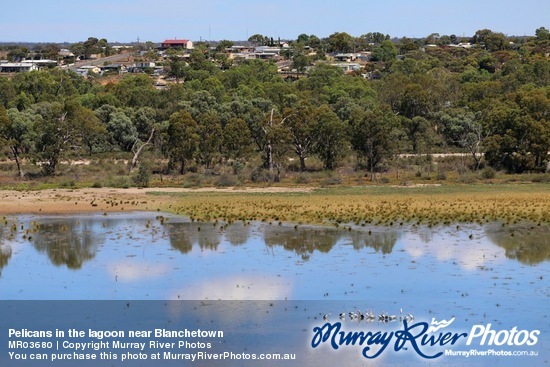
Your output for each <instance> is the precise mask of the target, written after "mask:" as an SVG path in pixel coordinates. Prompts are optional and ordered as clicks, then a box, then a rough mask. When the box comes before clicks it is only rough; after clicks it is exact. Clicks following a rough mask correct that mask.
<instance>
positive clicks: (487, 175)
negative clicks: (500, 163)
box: [480, 167, 496, 180]
mask: <svg viewBox="0 0 550 367" xmlns="http://www.w3.org/2000/svg"><path fill="white" fill-rule="evenodd" d="M480 175H481V178H483V179H485V180H490V179H492V178H495V176H496V172H495V170H494V169H492V168H491V167H485V168H484V169H483V170H481V173H480Z"/></svg>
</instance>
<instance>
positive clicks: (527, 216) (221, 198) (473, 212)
mask: <svg viewBox="0 0 550 367" xmlns="http://www.w3.org/2000/svg"><path fill="white" fill-rule="evenodd" d="M148 195H153V196H154V197H155V198H154V200H153V201H154V202H155V203H156V204H157V206H158V207H159V209H160V210H161V211H168V212H172V213H177V214H182V215H186V216H189V217H191V218H192V219H194V220H197V221H212V220H225V221H228V222H233V221H253V220H260V221H269V222H295V223H316V224H330V225H346V224H355V225H362V224H382V225H389V226H393V225H400V224H405V223H408V224H411V223H412V224H416V223H418V224H427V225H437V224H451V223H455V222H478V223H484V222H492V221H496V220H501V221H503V222H504V223H510V224H512V223H518V222H520V221H530V222H533V223H536V224H540V223H548V222H550V185H546V184H527V185H521V184H504V185H449V186H424V187H374V186H370V187H351V188H328V189H316V190H313V191H312V192H292V193H267V192H262V193H247V192H235V193H230V192H229V193H228V192H223V193H220V192H215V191H213V192H199V191H197V192H194V191H191V192H183V193H174V192H172V193H162V192H150V193H149V194H148Z"/></svg>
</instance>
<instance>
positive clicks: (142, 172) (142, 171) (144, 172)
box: [134, 164, 151, 187]
mask: <svg viewBox="0 0 550 367" xmlns="http://www.w3.org/2000/svg"><path fill="white" fill-rule="evenodd" d="M150 180H151V173H150V172H149V168H148V167H147V166H146V165H145V164H141V165H140V166H139V169H138V173H137V175H136V176H135V177H134V182H135V184H136V185H137V186H138V187H149V181H150Z"/></svg>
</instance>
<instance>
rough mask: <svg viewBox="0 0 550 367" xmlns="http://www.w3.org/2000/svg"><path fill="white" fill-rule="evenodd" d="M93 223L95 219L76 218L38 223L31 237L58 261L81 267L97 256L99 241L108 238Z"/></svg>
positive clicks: (76, 267)
mask: <svg viewBox="0 0 550 367" xmlns="http://www.w3.org/2000/svg"><path fill="white" fill-rule="evenodd" d="M93 227H94V224H93V222H90V221H88V220H84V221H79V220H76V219H65V220H63V221H59V222H53V223H43V224H39V225H36V226H35V228H36V230H34V231H33V234H32V235H31V236H29V240H30V241H31V243H32V244H33V246H34V247H35V248H36V249H37V250H38V251H39V252H45V253H47V255H48V258H49V259H50V261H51V262H52V263H53V264H54V265H56V266H62V265H66V266H67V267H68V268H69V269H80V268H81V267H82V265H83V264H84V262H86V261H88V260H90V259H92V258H94V256H95V254H96V251H97V246H98V244H99V243H102V242H104V240H105V237H104V235H101V233H97V232H98V231H96V230H94V228H93Z"/></svg>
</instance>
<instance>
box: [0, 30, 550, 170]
mask: <svg viewBox="0 0 550 367" xmlns="http://www.w3.org/2000/svg"><path fill="white" fill-rule="evenodd" d="M434 37H435V36H434ZM474 37H476V39H475V42H477V46H475V45H474V47H472V48H471V49H467V48H458V47H446V46H443V47H426V48H424V49H421V48H419V47H409V48H407V47H405V46H406V43H407V42H406V40H402V41H403V42H401V43H398V44H395V43H394V42H392V41H390V40H389V39H388V38H387V37H385V36H384V35H379V34H370V36H369V38H367V37H365V39H367V40H368V41H371V42H369V44H371V45H372V44H374V46H373V47H374V48H373V54H375V57H374V59H373V61H371V62H369V63H368V64H367V65H366V66H365V68H364V69H363V70H361V71H360V72H356V73H354V74H344V73H343V72H342V71H341V70H340V69H338V68H337V67H334V66H332V65H331V63H330V61H323V60H317V59H318V57H317V58H316V59H306V61H305V62H306V65H307V68H308V72H307V76H306V77H303V78H299V79H298V80H286V79H284V78H282V77H281V76H280V75H279V74H278V72H277V66H276V64H275V63H273V62H266V61H260V60H250V61H244V62H241V63H239V64H238V65H231V66H228V67H227V68H223V67H220V66H219V65H218V64H216V63H215V62H214V61H215V59H214V58H212V55H210V54H209V53H208V52H204V49H201V48H199V49H198V50H196V51H194V52H193V53H192V55H191V57H190V58H189V61H187V62H183V61H181V59H179V58H177V57H174V58H172V59H171V60H170V61H169V62H168V65H167V69H168V71H169V73H172V74H177V75H178V76H179V78H181V80H183V81H184V83H174V84H171V85H169V86H168V87H167V88H166V89H162V90H158V89H156V88H155V86H154V82H153V80H152V79H151V78H150V77H149V76H147V75H144V74H140V75H128V76H125V77H124V78H123V79H122V80H120V81H119V82H110V83H107V84H104V83H100V81H98V80H95V79H94V78H89V79H85V78H82V77H80V76H79V75H76V74H74V73H71V72H66V71H63V70H60V69H51V70H43V71H33V72H28V73H19V74H16V75H14V76H13V77H11V78H8V77H5V76H2V77H0V139H1V140H2V147H3V149H2V150H3V152H4V153H5V154H6V155H7V156H9V157H10V158H11V159H13V160H14V161H15V163H16V166H17V169H18V174H19V175H20V176H21V177H23V176H24V175H25V172H24V170H23V165H22V163H21V162H22V160H23V159H29V158H30V159H33V160H34V161H36V162H40V164H42V168H43V173H44V174H45V175H54V174H56V173H57V172H58V168H59V162H60V161H61V160H63V159H67V158H71V157H77V156H80V157H82V156H89V157H91V156H94V155H95V154H98V153H104V152H117V151H118V152H128V153H129V154H130V156H131V157H132V160H131V164H130V166H131V167H130V169H131V170H132V169H134V168H135V167H136V166H138V165H139V162H140V157H141V156H142V153H143V152H144V151H145V150H150V151H152V152H154V153H155V154H156V155H157V156H158V157H164V158H167V159H168V161H169V164H168V166H167V167H166V170H167V171H172V172H178V173H180V174H183V173H185V172H186V170H187V169H188V168H189V166H190V165H200V166H202V167H204V168H205V169H212V168H213V167H214V166H216V165H219V164H232V165H234V167H240V166H242V165H244V164H246V163H247V162H252V161H255V160H258V161H260V162H261V166H262V167H263V168H265V169H269V170H270V171H271V172H272V173H273V177H274V178H275V179H277V178H278V176H279V174H280V172H281V170H283V169H285V167H286V165H287V164H288V159H289V158H295V159H296V160H297V162H299V170H301V171H306V170H307V169H308V166H307V162H308V158H310V157H313V156H315V157H317V158H318V159H319V160H320V161H321V162H322V163H323V166H324V168H325V169H327V170H333V169H335V168H337V167H338V165H339V163H340V162H341V160H342V159H343V158H345V157H346V156H349V155H355V156H357V158H358V160H359V162H361V164H362V166H363V167H366V168H367V169H368V171H369V172H370V173H371V175H372V177H373V178H374V174H375V173H376V172H379V171H383V170H385V169H387V168H388V166H389V164H390V162H391V161H392V160H394V159H395V158H396V156H397V155H398V154H400V153H412V154H418V155H423V154H431V153H434V152H448V151H455V152H456V151H458V152H466V153H468V154H469V155H470V156H471V159H472V162H473V164H472V167H471V169H472V170H477V169H479V168H480V167H481V166H482V165H490V166H492V167H494V168H495V169H498V170H506V171H507V172H510V173H521V172H526V171H540V172H542V171H544V170H545V169H546V167H547V165H548V151H549V150H550V123H549V121H548V116H549V112H550V99H549V98H550V61H549V58H548V53H549V50H550V36H549V33H548V31H547V30H545V29H544V28H539V29H538V30H537V32H536V36H535V37H529V38H527V39H525V40H524V42H522V44H521V45H520V46H517V47H512V46H511V44H510V42H509V41H508V40H507V39H506V38H505V39H504V41H503V42H501V41H502V39H501V38H502V37H501V35H500V34H496V33H494V32H491V31H488V32H486V31H485V30H483V31H478V32H477V33H476V36H474ZM333 38H336V39H335V40H333V43H334V45H338V42H340V44H341V45H343V46H339V47H340V48H341V49H342V51H344V50H347V49H346V47H348V45H347V43H346V37H333ZM340 38H342V39H340ZM339 39H340V41H338V40H339ZM311 40H313V41H314V42H317V40H316V39H315V38H313V37H309V36H306V35H300V37H299V38H298V39H297V40H296V42H295V47H296V50H298V51H299V50H300V47H305V46H306V45H307V44H308V42H309V41H311ZM257 41H258V42H259V41H260V40H259V39H258V40H257ZM269 41H270V42H271V40H269ZM264 42H265V38H264ZM300 45H301V46H300ZM498 45H500V46H498ZM334 47H335V48H334V50H336V47H338V46H334ZM301 55H303V54H301ZM325 58H326V57H325Z"/></svg>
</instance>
